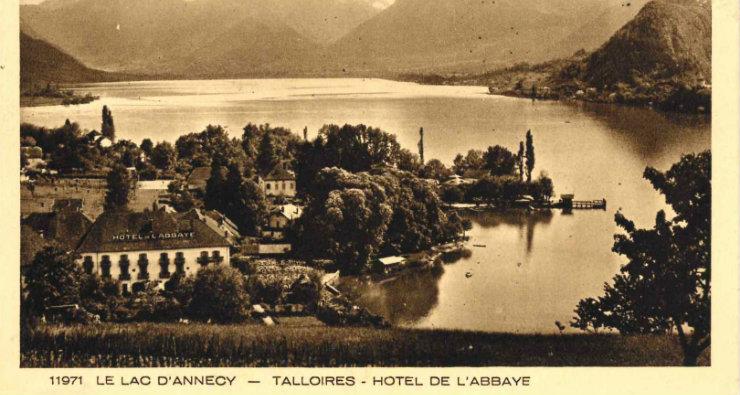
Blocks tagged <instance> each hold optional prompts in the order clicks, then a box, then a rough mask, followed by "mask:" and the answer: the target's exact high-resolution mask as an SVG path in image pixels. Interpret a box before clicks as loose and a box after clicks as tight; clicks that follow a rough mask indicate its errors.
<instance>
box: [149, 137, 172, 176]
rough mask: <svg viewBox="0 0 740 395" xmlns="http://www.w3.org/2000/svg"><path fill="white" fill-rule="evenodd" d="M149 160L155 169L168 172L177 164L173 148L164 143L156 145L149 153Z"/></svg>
mask: <svg viewBox="0 0 740 395" xmlns="http://www.w3.org/2000/svg"><path fill="white" fill-rule="evenodd" d="M150 160H151V162H152V164H153V165H154V166H155V167H156V168H157V169H159V170H162V171H164V172H169V171H171V170H172V169H173V168H174V167H175V163H176V162H177V154H176V153H175V148H174V147H173V146H172V144H170V143H168V142H166V141H163V142H161V143H157V145H156V146H155V147H154V149H152V151H151V154H150Z"/></svg>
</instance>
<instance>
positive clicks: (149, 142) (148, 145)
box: [139, 138, 154, 156]
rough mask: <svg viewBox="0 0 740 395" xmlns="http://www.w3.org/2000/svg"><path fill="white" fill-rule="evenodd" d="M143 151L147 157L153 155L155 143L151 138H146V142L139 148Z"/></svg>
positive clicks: (142, 142)
mask: <svg viewBox="0 0 740 395" xmlns="http://www.w3.org/2000/svg"><path fill="white" fill-rule="evenodd" d="M139 148H141V150H142V151H143V152H144V153H145V154H146V155H147V156H151V155H152V149H154V143H153V142H152V140H151V139H150V138H145V139H144V140H141V145H140V146H139Z"/></svg>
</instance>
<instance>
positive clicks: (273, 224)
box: [262, 204, 303, 240]
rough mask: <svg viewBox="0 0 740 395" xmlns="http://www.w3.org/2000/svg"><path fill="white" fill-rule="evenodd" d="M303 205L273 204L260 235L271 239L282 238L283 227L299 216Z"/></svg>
mask: <svg viewBox="0 0 740 395" xmlns="http://www.w3.org/2000/svg"><path fill="white" fill-rule="evenodd" d="M302 214H303V207H301V206H296V205H295V204H281V205H278V206H275V207H274V208H273V209H272V210H270V213H269V215H268V217H267V225H266V226H264V227H263V228H262V237H263V238H266V239H272V240H282V239H283V238H284V237H285V235H284V231H285V229H286V228H287V227H288V226H289V225H290V224H292V223H293V221H295V220H296V219H298V218H300V216H301V215H302Z"/></svg>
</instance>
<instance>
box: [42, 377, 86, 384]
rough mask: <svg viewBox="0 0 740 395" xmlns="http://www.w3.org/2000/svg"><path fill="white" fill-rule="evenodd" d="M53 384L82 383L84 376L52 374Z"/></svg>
mask: <svg viewBox="0 0 740 395" xmlns="http://www.w3.org/2000/svg"><path fill="white" fill-rule="evenodd" d="M49 379H51V385H75V384H79V385H82V376H51V377H49Z"/></svg>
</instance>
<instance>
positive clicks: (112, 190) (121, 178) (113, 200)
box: [105, 164, 132, 210]
mask: <svg viewBox="0 0 740 395" xmlns="http://www.w3.org/2000/svg"><path fill="white" fill-rule="evenodd" d="M107 182H108V191H107V192H106V194H105V209H106V210H116V209H120V208H125V207H126V206H127V205H128V203H129V200H130V199H131V185H132V180H131V174H130V173H129V171H128V169H126V168H125V167H123V165H120V164H119V165H116V166H114V167H113V169H111V171H110V172H108V177H107Z"/></svg>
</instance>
